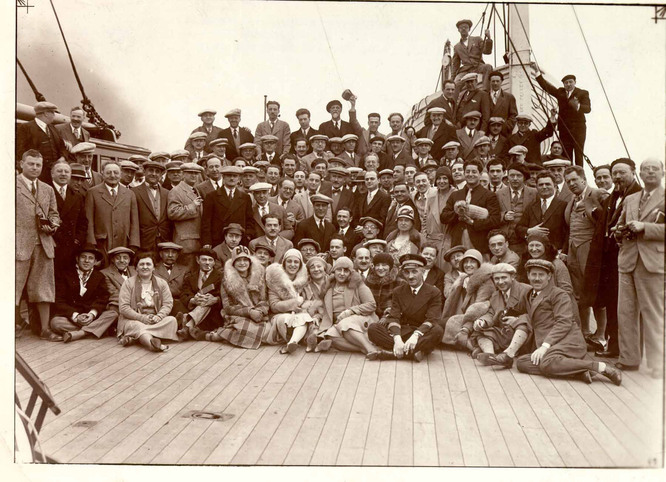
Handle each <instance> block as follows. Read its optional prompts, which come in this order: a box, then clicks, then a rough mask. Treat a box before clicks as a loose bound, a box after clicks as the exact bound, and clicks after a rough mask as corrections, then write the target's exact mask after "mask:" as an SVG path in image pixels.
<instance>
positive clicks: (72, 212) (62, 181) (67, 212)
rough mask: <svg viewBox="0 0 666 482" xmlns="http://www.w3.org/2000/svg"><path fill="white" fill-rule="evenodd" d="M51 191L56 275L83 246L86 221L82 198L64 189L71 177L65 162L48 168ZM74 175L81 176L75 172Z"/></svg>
mask: <svg viewBox="0 0 666 482" xmlns="http://www.w3.org/2000/svg"><path fill="white" fill-rule="evenodd" d="M51 171H52V172H51V178H52V179H53V184H52V187H53V190H54V191H55V197H56V203H57V206H58V213H59V214H60V222H61V224H60V227H59V228H58V230H57V231H56V232H55V234H54V235H53V240H54V241H55V244H56V248H55V260H54V265H55V270H56V272H60V271H62V270H64V269H66V268H68V267H70V266H71V265H72V262H73V260H74V252H75V251H76V250H77V249H78V248H79V247H81V246H83V244H84V243H85V242H86V234H87V231H88V219H87V218H86V208H85V201H86V199H85V197H84V196H83V194H81V193H80V192H78V191H77V190H75V189H72V188H71V187H69V186H68V183H69V181H70V179H71V177H72V167H71V166H70V165H69V164H67V163H66V162H62V161H60V162H56V163H55V164H54V165H53V167H52V168H51ZM77 171H79V172H77V175H79V176H80V175H81V174H83V173H82V172H80V171H82V169H80V168H77Z"/></svg>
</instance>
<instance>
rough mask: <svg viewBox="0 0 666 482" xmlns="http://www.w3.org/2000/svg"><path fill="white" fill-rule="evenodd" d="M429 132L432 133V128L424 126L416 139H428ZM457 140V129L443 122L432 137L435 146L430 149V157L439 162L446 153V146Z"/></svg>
mask: <svg viewBox="0 0 666 482" xmlns="http://www.w3.org/2000/svg"><path fill="white" fill-rule="evenodd" d="M429 131H430V126H423V127H422V128H421V129H420V130H419V131H418V132H417V133H416V137H417V138H421V137H428V132H429ZM455 140H456V129H455V127H451V126H450V125H449V124H447V123H446V122H443V121H442V123H441V124H440V125H439V127H438V128H437V130H436V131H435V133H434V135H433V136H432V142H433V144H432V148H431V149H430V155H432V157H433V159H435V160H439V159H440V158H441V157H442V156H444V152H443V150H442V148H443V147H444V145H445V144H447V143H448V142H450V141H455ZM403 150H404V149H403ZM411 163H412V164H414V161H412V162H411Z"/></svg>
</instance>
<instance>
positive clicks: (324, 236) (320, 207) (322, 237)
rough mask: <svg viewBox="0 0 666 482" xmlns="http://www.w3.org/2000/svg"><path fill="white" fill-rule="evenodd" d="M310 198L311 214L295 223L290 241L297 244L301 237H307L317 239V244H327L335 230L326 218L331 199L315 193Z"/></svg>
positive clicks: (331, 202)
mask: <svg viewBox="0 0 666 482" xmlns="http://www.w3.org/2000/svg"><path fill="white" fill-rule="evenodd" d="M310 200H311V202H312V210H313V215H312V216H310V217H308V218H305V219H304V220H303V221H301V222H299V223H298V224H297V225H296V229H295V231H294V237H293V239H292V241H293V243H294V244H295V245H298V242H299V241H300V240H301V239H304V238H309V239H313V240H315V241H317V243H319V246H328V244H329V242H330V241H331V238H332V237H333V235H334V234H335V233H336V232H337V229H336V228H335V226H334V225H333V223H331V222H330V221H328V220H327V219H326V215H327V214H328V213H329V212H330V207H331V204H333V199H331V198H330V197H329V196H325V195H324V194H315V195H313V196H312V197H311V198H310Z"/></svg>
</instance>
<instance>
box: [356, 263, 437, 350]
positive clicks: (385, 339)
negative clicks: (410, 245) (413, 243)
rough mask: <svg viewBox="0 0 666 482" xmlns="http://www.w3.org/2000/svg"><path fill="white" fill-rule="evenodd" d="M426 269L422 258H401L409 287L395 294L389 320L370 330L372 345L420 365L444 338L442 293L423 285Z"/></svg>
mask: <svg viewBox="0 0 666 482" xmlns="http://www.w3.org/2000/svg"><path fill="white" fill-rule="evenodd" d="M425 265H426V260H425V258H424V257H423V256H421V255H419V254H405V255H403V256H401V257H400V268H401V270H402V276H403V277H404V278H405V279H406V280H407V284H402V285H400V286H399V287H398V288H396V289H395V290H394V291H393V297H392V301H391V308H390V312H389V314H388V316H387V317H386V318H385V319H382V320H380V322H379V323H372V324H371V325H370V326H369V327H368V338H370V341H371V342H373V343H374V344H375V345H377V346H379V347H381V348H384V349H385V350H392V351H393V356H394V357H396V358H402V357H403V356H408V357H410V358H412V359H413V360H414V361H416V362H420V361H421V360H423V359H424V358H425V357H427V356H428V354H429V353H430V352H431V351H432V350H433V349H434V348H435V347H436V346H437V345H438V344H439V342H440V340H441V339H442V336H443V335H444V329H443V328H442V327H441V326H439V323H438V322H439V318H440V316H441V315H442V293H441V292H440V291H439V290H438V289H437V288H435V287H434V286H433V285H429V284H425V283H424V277H423V269H424V267H425ZM382 353H386V352H382ZM380 358H385V357H384V356H381V357H380ZM389 358H392V357H389Z"/></svg>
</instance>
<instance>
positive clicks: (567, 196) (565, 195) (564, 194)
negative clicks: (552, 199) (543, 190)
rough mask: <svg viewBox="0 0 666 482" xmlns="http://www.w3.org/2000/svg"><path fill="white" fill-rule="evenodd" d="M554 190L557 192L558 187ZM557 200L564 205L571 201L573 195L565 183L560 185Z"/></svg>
mask: <svg viewBox="0 0 666 482" xmlns="http://www.w3.org/2000/svg"><path fill="white" fill-rule="evenodd" d="M555 189H558V190H559V187H558V186H555ZM557 198H558V199H559V200H561V201H564V202H565V203H568V202H569V201H571V199H573V193H572V192H571V190H570V189H569V186H567V183H566V182H565V183H563V184H562V189H561V190H560V191H559V192H558V194H557Z"/></svg>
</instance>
